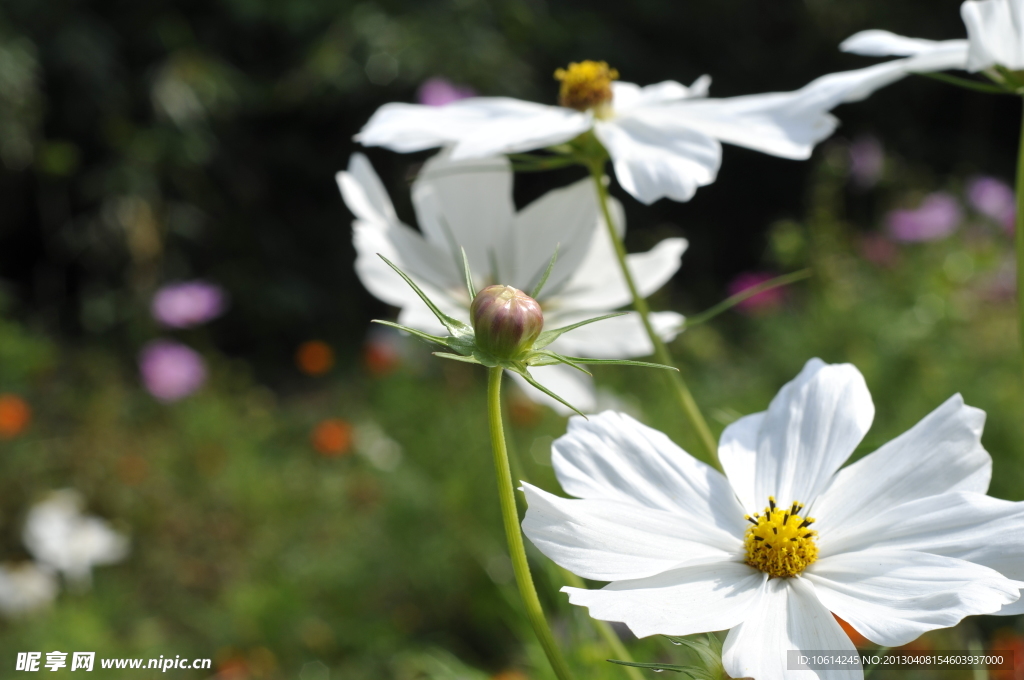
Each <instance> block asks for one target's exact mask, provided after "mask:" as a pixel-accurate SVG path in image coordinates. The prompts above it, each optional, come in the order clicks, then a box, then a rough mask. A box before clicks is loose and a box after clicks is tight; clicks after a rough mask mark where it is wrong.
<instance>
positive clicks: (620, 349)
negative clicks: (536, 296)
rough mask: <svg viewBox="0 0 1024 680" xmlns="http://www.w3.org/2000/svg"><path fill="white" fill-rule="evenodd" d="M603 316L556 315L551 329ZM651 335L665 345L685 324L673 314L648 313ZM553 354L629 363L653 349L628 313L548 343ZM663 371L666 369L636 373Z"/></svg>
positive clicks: (633, 315)
mask: <svg viewBox="0 0 1024 680" xmlns="http://www.w3.org/2000/svg"><path fill="white" fill-rule="evenodd" d="M602 313H603V312H580V313H577V314H572V315H568V314H565V315H559V316H558V317H556V318H557V324H556V323H552V327H553V328H557V327H559V326H568V325H570V324H572V323H576V322H578V321H583V320H585V319H590V318H593V317H595V316H600V315H601V314H602ZM648 318H649V320H650V322H651V325H652V326H653V327H654V332H655V333H657V334H658V336H659V337H660V338H661V339H663V340H665V341H666V342H669V341H671V340H673V339H674V338H675V337H676V336H677V335H678V334H679V331H680V329H681V328H682V326H683V322H684V321H685V320H686V319H685V318H684V317H683V315H682V314H677V313H676V312H652V313H651V315H650V316H649V317H648ZM550 349H551V350H552V351H553V352H558V353H559V354H564V355H566V356H571V357H588V358H591V359H629V358H632V357H646V356H650V355H651V354H653V353H654V345H652V344H651V339H650V337H649V336H648V335H647V330H646V329H645V328H644V325H643V322H641V321H640V315H639V314H637V313H636V312H629V313H627V314H625V315H623V316H616V317H613V318H611V319H605V320H603V321H597V322H595V323H592V324H588V325H586V326H581V327H580V328H577V329H574V330H571V331H569V332H568V333H566V334H565V335H562V336H561V337H560V338H558V339H557V340H555V341H554V342H553V343H551V347H550ZM640 370H666V369H640Z"/></svg>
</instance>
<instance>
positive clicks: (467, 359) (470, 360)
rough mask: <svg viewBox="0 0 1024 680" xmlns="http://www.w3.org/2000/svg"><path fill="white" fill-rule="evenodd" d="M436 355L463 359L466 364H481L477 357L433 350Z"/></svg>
mask: <svg viewBox="0 0 1024 680" xmlns="http://www.w3.org/2000/svg"><path fill="white" fill-rule="evenodd" d="M431 354H433V355H434V356H435V357H441V358H442V359H451V360H452V361H461V362H463V363H466V364H477V365H481V364H480V362H479V361H477V359H476V357H467V356H463V355H461V354H451V353H449V352H431Z"/></svg>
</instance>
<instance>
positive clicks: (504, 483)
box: [487, 366, 572, 680]
mask: <svg viewBox="0 0 1024 680" xmlns="http://www.w3.org/2000/svg"><path fill="white" fill-rule="evenodd" d="M501 374H502V369H501V368H500V367H497V366H496V367H494V368H491V369H489V371H488V376H487V417H488V420H489V421H490V425H491V448H492V449H493V450H494V468H495V471H496V472H497V474H498V499H499V500H500V501H501V518H502V520H503V522H504V524H505V538H506V539H507V540H508V552H509V557H511V558H512V569H513V571H514V572H515V575H516V585H518V586H519V594H520V595H521V596H522V598H523V605H524V606H525V607H526V616H527V618H528V619H529V620H530V625H532V626H533V631H534V633H536V634H537V639H538V640H540V645H541V647H543V648H544V653H545V654H546V655H547V657H548V661H549V662H550V663H551V668H552V669H554V671H555V675H556V676H558V680H571V678H572V676H571V675H570V674H569V667H568V666H567V665H566V664H565V659H563V658H562V653H561V651H559V649H558V645H557V644H555V638H554V637H553V636H552V635H551V629H550V628H549V627H548V622H547V619H545V618H544V610H543V609H541V606H540V599H538V598H537V589H536V588H535V587H534V585H533V577H532V576H531V575H530V565H529V563H527V561H526V548H525V547H524V546H523V535H522V533H520V529H519V511H518V510H517V509H516V496H515V489H513V488H512V473H511V471H510V470H509V464H508V451H507V450H506V448H505V432H504V428H503V427H502V424H501Z"/></svg>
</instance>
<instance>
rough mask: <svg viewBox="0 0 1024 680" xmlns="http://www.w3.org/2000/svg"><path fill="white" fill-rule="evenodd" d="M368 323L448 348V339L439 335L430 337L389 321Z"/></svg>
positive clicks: (374, 320) (379, 320) (375, 320)
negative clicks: (393, 329)
mask: <svg viewBox="0 0 1024 680" xmlns="http://www.w3.org/2000/svg"><path fill="white" fill-rule="evenodd" d="M370 323H379V324H380V325H382V326H391V327H392V328H397V329H398V330H400V331H405V332H406V333H409V334H410V335H415V336H416V337H417V338H419V339H420V340H426V341H427V342H432V343H434V344H437V345H441V346H442V347H448V338H442V337H441V336H439V335H431V334H430V333H424V332H423V331H418V330H416V329H415V328H409V327H408V326H403V325H401V324H397V323H392V322H390V321H382V320H381V319H373V320H372V321H370Z"/></svg>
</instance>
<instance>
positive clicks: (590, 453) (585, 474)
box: [551, 411, 746, 537]
mask: <svg viewBox="0 0 1024 680" xmlns="http://www.w3.org/2000/svg"><path fill="white" fill-rule="evenodd" d="M551 463H552V465H553V466H554V468H555V473H556V474H557V476H558V481H559V482H560V483H561V484H562V488H563V489H565V491H566V493H569V494H571V495H573V496H576V497H578V498H598V499H607V500H618V501H622V502H624V503H631V504H634V505H640V506H644V507H648V508H654V509H658V510H667V511H669V512H677V513H678V512H682V513H686V514H687V515H691V516H692V515H696V516H699V517H701V518H703V519H702V521H704V522H706V523H707V524H708V525H709V527H710V526H713V527H718V528H720V529H724V530H725V531H727V532H729V533H730V534H732V535H734V536H737V537H742V536H743V535H744V531H745V530H746V529H745V524H746V522H745V521H744V519H743V514H744V513H743V509H742V508H741V507H740V505H739V503H738V502H737V501H736V497H735V496H734V495H733V493H732V490H731V489H730V488H729V482H728V481H727V480H726V479H725V477H723V476H722V475H721V474H720V473H719V472H718V471H717V470H715V469H714V468H712V467H710V466H708V465H705V464H704V463H702V462H700V461H698V460H696V459H695V458H694V457H693V456H691V455H690V454H688V453H686V452H685V451H683V450H682V449H681V448H679V447H678V446H676V445H675V444H674V443H673V442H672V441H671V440H670V439H669V438H668V437H666V436H665V435H664V434H662V433H661V432H658V431H657V430H654V429H652V428H649V427H647V426H645V425H641V424H640V423H638V422H637V421H635V420H633V419H632V418H630V417H629V416H627V415H626V414H624V413H615V412H612V411H605V412H604V413H601V414H599V415H596V416H591V418H590V420H584V419H583V418H579V417H574V418H571V419H570V420H569V430H568V432H567V433H566V434H565V435H563V436H561V437H559V438H558V439H556V440H555V443H554V445H553V446H552V459H551Z"/></svg>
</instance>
